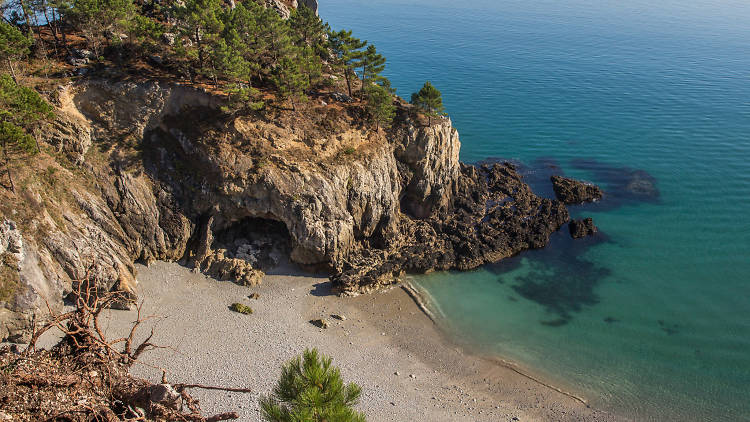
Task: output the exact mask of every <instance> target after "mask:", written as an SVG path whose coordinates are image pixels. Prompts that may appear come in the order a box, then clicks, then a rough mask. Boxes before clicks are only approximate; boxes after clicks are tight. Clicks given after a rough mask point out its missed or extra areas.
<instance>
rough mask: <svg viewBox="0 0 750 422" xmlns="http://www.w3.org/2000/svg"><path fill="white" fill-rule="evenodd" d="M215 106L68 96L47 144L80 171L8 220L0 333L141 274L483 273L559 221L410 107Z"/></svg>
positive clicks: (136, 92)
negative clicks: (389, 117) (379, 115)
mask: <svg viewBox="0 0 750 422" xmlns="http://www.w3.org/2000/svg"><path fill="white" fill-rule="evenodd" d="M222 102H223V100H222V99H221V98H219V97H216V96H214V95H211V94H209V93H206V92H205V91H202V90H200V89H195V88H189V87H184V86H179V85H176V84H170V83H158V82H140V83H134V82H112V81H104V80H100V81H87V82H83V83H80V84H77V85H71V86H67V87H61V88H60V89H59V90H58V92H57V100H56V104H55V105H56V120H55V121H54V122H52V123H51V124H50V125H49V127H47V128H45V129H44V130H43V131H42V132H43V136H42V141H43V143H45V144H48V145H50V146H51V147H52V148H53V149H54V151H56V152H57V153H59V154H60V155H62V156H66V157H67V160H68V162H69V163H70V165H64V166H62V165H59V164H55V163H54V162H52V164H51V165H50V167H48V172H51V170H50V169H55V171H57V172H58V173H57V174H60V175H61V176H60V177H58V179H63V183H57V184H54V183H53V182H49V181H48V182H45V183H47V184H44V183H42V181H37V182H34V183H35V184H30V185H29V187H28V189H27V191H26V192H27V194H26V197H25V198H26V201H28V202H27V203H19V204H17V206H18V207H24V210H26V211H28V212H27V213H26V214H28V215H27V216H25V217H23V218H21V217H22V216H21V214H22V213H20V214H18V216H17V218H18V219H21V220H23V221H22V224H15V223H14V222H13V219H14V217H13V214H14V213H13V212H10V213H9V214H8V216H7V217H5V218H4V219H3V221H0V223H1V224H2V226H0V256H3V257H4V260H3V265H4V267H2V268H0V269H3V270H5V269H8V268H10V270H12V271H11V273H12V274H17V275H18V280H17V282H16V284H17V285H18V288H17V289H15V291H14V292H13V295H12V297H6V298H3V299H2V302H0V305H2V306H0V326H1V327H2V328H1V329H0V336H2V337H3V338H7V337H11V338H13V339H19V338H20V337H19V336H22V335H23V334H24V333H28V327H29V323H30V320H31V315H33V314H34V313H35V312H41V311H40V310H44V309H45V305H44V302H45V300H47V301H48V302H49V303H50V304H52V305H53V306H56V307H59V306H60V304H61V303H62V297H64V296H65V295H67V294H69V293H70V292H71V291H72V289H73V288H74V283H75V282H76V281H77V280H81V279H82V278H84V277H86V276H87V275H88V276H89V277H91V278H92V279H95V280H96V281H97V282H98V285H99V287H100V288H102V289H121V290H125V291H131V292H133V293H135V294H137V281H136V280H137V274H134V271H133V268H134V267H133V263H134V262H135V261H142V262H145V263H148V262H151V261H154V260H170V261H180V262H182V263H184V264H185V265H190V266H194V267H195V268H197V269H200V270H202V271H205V272H206V273H208V274H211V275H213V276H215V277H218V278H220V279H231V280H235V281H238V282H241V283H246V284H253V283H257V282H259V281H260V279H261V277H262V270H263V269H264V268H266V267H268V266H273V265H274V264H277V263H278V261H279V259H284V258H283V257H284V256H286V257H288V258H289V259H290V260H291V261H293V262H296V263H299V264H305V265H315V266H325V267H327V268H329V269H330V270H331V271H332V273H333V274H334V283H335V284H336V286H337V288H338V289H339V290H340V291H342V292H349V293H356V292H360V291H367V290H370V289H373V288H377V287H378V286H380V285H383V284H388V283H391V282H393V281H394V280H395V279H396V278H397V277H398V276H399V275H400V274H401V272H402V271H403V270H408V271H417V272H424V271H429V270H432V269H448V268H473V267H475V266H477V265H480V264H481V263H484V262H488V261H490V260H493V259H499V258H502V257H505V256H509V255H511V254H513V253H517V252H518V251H519V250H521V249H524V248H527V247H539V246H542V245H544V244H545V243H546V240H547V239H548V236H549V233H551V232H552V231H554V230H557V229H558V228H559V226H560V225H561V224H563V223H564V222H565V221H567V218H568V217H567V211H565V209H564V207H562V205H561V204H560V203H559V202H556V201H555V202H552V201H549V200H542V199H541V198H538V197H536V196H535V195H533V193H531V192H530V190H528V187H527V186H526V185H525V184H523V183H522V182H521V180H520V177H518V175H517V174H516V173H515V172H514V171H513V169H512V168H510V167H507V168H506V167H502V168H501V167H498V168H495V169H485V170H476V169H474V168H473V167H470V166H464V165H462V164H461V163H459V161H458V154H459V149H460V142H459V138H458V133H457V131H456V130H455V129H454V128H453V127H452V125H451V122H450V120H448V119H444V120H439V121H438V122H436V123H434V124H433V125H431V126H426V125H423V124H419V123H418V122H416V121H414V120H413V119H412V118H411V117H409V109H408V107H407V106H401V107H400V111H399V115H398V118H397V119H396V121H395V123H394V127H393V129H392V130H390V131H388V132H384V131H382V130H381V131H375V130H374V129H373V128H372V127H368V126H363V125H362V123H361V122H362V119H361V117H359V116H358V114H357V113H359V111H358V110H357V109H356V107H355V106H350V105H342V104H326V103H320V104H317V103H316V104H313V105H311V106H309V109H308V110H306V111H305V113H306V114H305V115H304V116H302V115H300V114H297V113H290V112H278V113H275V114H274V112H268V113H267V114H250V115H240V116H235V115H230V114H227V113H225V112H222V111H221V110H220V106H221V104H222ZM50 160H51V159H50ZM472 169H474V170H472ZM30 180H37V179H35V178H31V179H30ZM48 186H53V187H54V189H51V190H50V189H48ZM45 189H47V190H45ZM53 192H54V193H55V194H54V195H52V193H53ZM472 198H474V199H472ZM514 201H515V202H514ZM487 203H493V204H501V205H502V206H499V205H495V206H493V207H492V208H491V209H490V208H487V206H486V204H487ZM466 209H470V212H466V211H462V210H466ZM454 216H458V217H454ZM483 221H488V222H490V223H489V224H491V225H492V226H491V227H490V226H487V227H485V226H486V225H483V223H481V222H483ZM506 221H510V222H512V223H508V224H506ZM477 226H483V227H484V228H483V229H481V230H480V229H478V228H475V227H477ZM493 227H494V228H493ZM492 236H499V238H500V240H498V241H492ZM493 242H494V243H493ZM6 258H7V259H6Z"/></svg>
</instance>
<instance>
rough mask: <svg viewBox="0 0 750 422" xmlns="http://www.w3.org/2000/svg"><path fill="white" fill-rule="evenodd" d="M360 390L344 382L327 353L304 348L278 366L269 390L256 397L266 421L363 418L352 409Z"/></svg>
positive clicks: (359, 420) (344, 421)
mask: <svg viewBox="0 0 750 422" xmlns="http://www.w3.org/2000/svg"><path fill="white" fill-rule="evenodd" d="M360 393H361V389H360V388H359V386H358V385H357V384H354V383H350V384H347V385H344V382H343V381H342V379H341V372H340V371H339V369H338V368H337V367H335V366H333V365H332V364H331V358H330V357H328V356H320V354H319V353H318V350H317V349H312V350H310V349H307V350H305V352H304V353H303V355H302V357H301V358H300V357H299V356H298V357H297V358H295V359H292V360H291V361H290V362H288V363H287V364H286V365H284V366H283V367H282V368H281V379H280V380H279V382H278V383H277V384H276V387H275V388H274V390H273V394H272V395H270V396H268V397H261V398H260V408H261V414H262V416H263V419H265V420H266V421H270V422H292V421H294V422H297V421H310V422H323V421H326V422H364V421H365V415H364V414H363V413H360V412H357V411H355V410H354V409H353V406H355V405H356V404H357V402H358V401H359V396H360Z"/></svg>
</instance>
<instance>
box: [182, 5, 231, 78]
mask: <svg viewBox="0 0 750 422" xmlns="http://www.w3.org/2000/svg"><path fill="white" fill-rule="evenodd" d="M175 14H176V15H177V17H178V19H180V21H181V23H182V31H183V33H184V35H185V36H187V37H188V38H189V39H190V41H191V42H192V43H193V46H190V47H188V46H183V50H184V54H186V55H187V56H188V57H191V56H193V57H195V56H197V57H196V58H197V59H198V67H199V69H200V70H201V71H203V70H204V68H205V64H206V49H207V48H209V47H211V44H212V43H213V42H215V41H216V39H217V38H218V34H219V33H220V32H221V31H222V29H223V23H222V20H221V19H220V17H221V14H222V1H221V0H185V2H184V5H183V6H181V7H178V8H177V9H176V10H175Z"/></svg>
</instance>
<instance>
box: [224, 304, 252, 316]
mask: <svg viewBox="0 0 750 422" xmlns="http://www.w3.org/2000/svg"><path fill="white" fill-rule="evenodd" d="M229 309H231V310H233V311H234V312H237V313H240V314H243V315H250V314H252V313H253V308H251V307H249V306H247V305H243V304H241V303H233V304H232V306H230V307H229Z"/></svg>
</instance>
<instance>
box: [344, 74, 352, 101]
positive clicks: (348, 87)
mask: <svg viewBox="0 0 750 422" xmlns="http://www.w3.org/2000/svg"><path fill="white" fill-rule="evenodd" d="M344 78H345V79H346V87H347V89H348V90H349V96H350V97H351V96H352V83H351V81H350V80H349V68H348V67H347V68H346V69H345V70H344Z"/></svg>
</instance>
